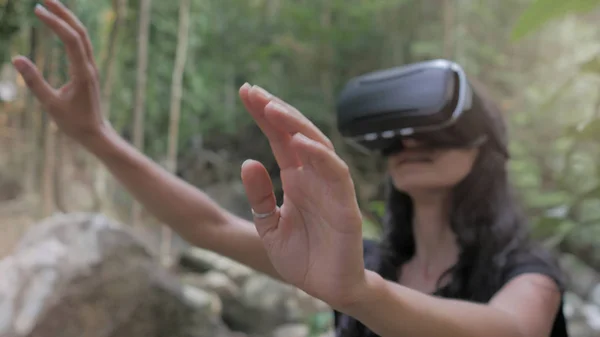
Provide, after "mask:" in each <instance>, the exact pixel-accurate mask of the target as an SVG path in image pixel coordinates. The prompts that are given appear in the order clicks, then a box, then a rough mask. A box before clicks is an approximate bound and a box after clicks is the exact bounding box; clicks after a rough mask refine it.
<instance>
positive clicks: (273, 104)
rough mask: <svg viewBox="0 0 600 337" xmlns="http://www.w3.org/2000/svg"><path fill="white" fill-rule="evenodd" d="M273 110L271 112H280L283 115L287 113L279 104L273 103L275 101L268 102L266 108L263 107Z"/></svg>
mask: <svg viewBox="0 0 600 337" xmlns="http://www.w3.org/2000/svg"><path fill="white" fill-rule="evenodd" d="M267 108H268V109H273V110H277V111H279V112H282V113H284V114H287V113H288V112H289V111H288V109H287V108H286V107H285V106H284V105H283V104H281V103H279V102H275V101H271V102H269V104H267V106H266V107H265V109H267Z"/></svg>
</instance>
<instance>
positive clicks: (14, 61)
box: [12, 56, 25, 73]
mask: <svg viewBox="0 0 600 337" xmlns="http://www.w3.org/2000/svg"><path fill="white" fill-rule="evenodd" d="M12 64H13V65H14V66H15V68H16V69H17V71H18V72H19V73H23V72H24V71H25V64H24V63H22V62H19V56H15V57H13V58H12Z"/></svg>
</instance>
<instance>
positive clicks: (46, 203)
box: [42, 44, 60, 217]
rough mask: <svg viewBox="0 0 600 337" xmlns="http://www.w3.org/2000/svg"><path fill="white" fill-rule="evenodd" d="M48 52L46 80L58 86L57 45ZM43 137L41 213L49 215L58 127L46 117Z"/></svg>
mask: <svg viewBox="0 0 600 337" xmlns="http://www.w3.org/2000/svg"><path fill="white" fill-rule="evenodd" d="M48 52H49V53H50V57H49V59H50V68H49V71H48V82H49V83H50V85H52V86H53V87H57V86H58V81H59V76H58V73H59V64H60V59H59V57H58V46H56V45H54V44H51V45H50V47H49V48H48ZM45 128H46V131H45V137H44V171H43V173H42V207H43V208H42V215H43V216H44V217H47V216H50V215H51V214H52V213H53V212H54V210H55V207H56V198H55V196H56V191H55V189H56V186H55V184H54V182H55V180H54V174H55V170H56V134H57V132H58V129H57V127H56V125H55V124H54V122H53V121H52V120H51V119H50V118H47V122H46V125H45Z"/></svg>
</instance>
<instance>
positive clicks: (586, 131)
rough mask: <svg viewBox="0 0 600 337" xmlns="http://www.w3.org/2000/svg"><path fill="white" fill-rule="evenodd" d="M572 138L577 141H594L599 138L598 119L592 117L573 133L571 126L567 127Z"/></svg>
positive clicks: (599, 123)
mask: <svg viewBox="0 0 600 337" xmlns="http://www.w3.org/2000/svg"><path fill="white" fill-rule="evenodd" d="M568 130H569V131H570V132H571V134H572V135H573V136H574V138H575V139H576V140H578V141H596V140H600V119H594V120H592V121H591V122H589V123H587V124H585V125H584V126H583V127H582V128H580V129H579V130H577V131H576V132H575V134H573V133H572V132H573V128H569V129H568Z"/></svg>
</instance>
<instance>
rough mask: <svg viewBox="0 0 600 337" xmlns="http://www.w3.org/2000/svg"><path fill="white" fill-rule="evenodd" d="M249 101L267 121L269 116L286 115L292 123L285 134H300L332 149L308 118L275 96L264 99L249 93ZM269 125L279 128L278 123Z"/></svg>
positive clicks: (328, 141)
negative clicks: (257, 107) (259, 109)
mask: <svg viewBox="0 0 600 337" xmlns="http://www.w3.org/2000/svg"><path fill="white" fill-rule="evenodd" d="M250 99H251V100H252V101H253V102H255V104H256V105H258V106H259V107H262V108H263V109H262V110H261V111H260V112H261V114H262V115H263V116H265V117H266V118H267V120H270V116H269V115H280V116H281V115H287V120H288V121H290V120H291V121H293V122H292V123H288V124H287V125H288V126H290V127H291V129H292V130H289V128H288V130H286V132H288V133H292V134H294V133H296V132H301V133H303V134H304V135H306V136H307V137H309V138H311V139H313V140H316V141H318V142H320V143H322V144H323V145H325V146H326V147H328V148H330V149H333V144H332V143H331V141H330V140H329V139H328V138H327V137H326V136H325V135H324V134H323V132H321V130H319V128H317V127H316V126H315V125H314V124H313V123H312V122H311V121H310V120H309V119H308V118H306V116H304V115H303V114H302V113H301V112H300V111H298V109H296V108H294V107H293V106H292V105H290V104H288V103H287V102H285V101H284V100H282V99H281V98H278V97H275V96H272V97H268V98H265V97H264V96H263V95H261V94H260V93H259V92H255V91H252V92H250ZM280 119H281V118H280ZM271 124H272V125H277V126H278V127H279V125H278V122H274V123H271Z"/></svg>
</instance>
